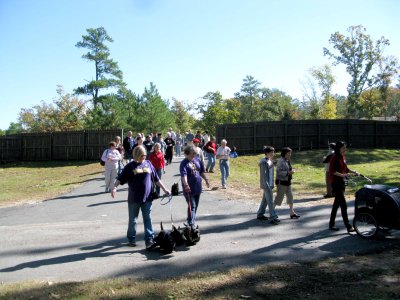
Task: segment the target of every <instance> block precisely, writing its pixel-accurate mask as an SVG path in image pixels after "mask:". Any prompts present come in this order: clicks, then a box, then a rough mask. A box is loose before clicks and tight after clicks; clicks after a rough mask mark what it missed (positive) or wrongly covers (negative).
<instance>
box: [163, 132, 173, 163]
mask: <svg viewBox="0 0 400 300" xmlns="http://www.w3.org/2000/svg"><path fill="white" fill-rule="evenodd" d="M164 143H165V147H166V148H165V160H166V161H167V165H168V164H171V163H172V157H173V155H174V146H175V141H174V140H173V139H172V137H171V133H170V132H167V133H166V134H165V139H164Z"/></svg>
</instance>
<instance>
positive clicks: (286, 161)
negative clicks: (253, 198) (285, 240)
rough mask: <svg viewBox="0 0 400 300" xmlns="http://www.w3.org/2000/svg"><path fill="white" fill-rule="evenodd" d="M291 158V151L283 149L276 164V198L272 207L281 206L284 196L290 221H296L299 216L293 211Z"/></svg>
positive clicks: (287, 148)
mask: <svg viewBox="0 0 400 300" xmlns="http://www.w3.org/2000/svg"><path fill="white" fill-rule="evenodd" d="M291 157H292V149H291V148H289V147H283V148H282V150H281V157H280V158H279V160H278V163H277V164H276V179H275V183H276V196H275V201H274V206H281V204H282V201H283V198H284V197H285V196H286V203H287V204H288V205H289V216H290V219H298V218H300V215H298V214H296V213H295V211H294V209H293V192H292V178H293V174H294V173H295V170H294V169H293V168H292V164H291V162H290V158H291Z"/></svg>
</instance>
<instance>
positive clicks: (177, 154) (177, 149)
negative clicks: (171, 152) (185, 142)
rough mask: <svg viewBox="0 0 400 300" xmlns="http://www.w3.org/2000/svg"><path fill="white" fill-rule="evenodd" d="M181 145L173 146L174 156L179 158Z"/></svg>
mask: <svg viewBox="0 0 400 300" xmlns="http://www.w3.org/2000/svg"><path fill="white" fill-rule="evenodd" d="M181 148H182V146H181V145H175V149H176V156H181Z"/></svg>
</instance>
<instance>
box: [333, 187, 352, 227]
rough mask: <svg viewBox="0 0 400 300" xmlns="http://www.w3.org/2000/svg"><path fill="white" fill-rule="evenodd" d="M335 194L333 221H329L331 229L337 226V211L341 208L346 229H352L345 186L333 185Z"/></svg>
mask: <svg viewBox="0 0 400 300" xmlns="http://www.w3.org/2000/svg"><path fill="white" fill-rule="evenodd" d="M332 189H333V193H334V194H335V201H333V206H332V212H331V219H330V220H329V227H333V226H335V219H336V214H337V210H338V208H339V206H340V210H341V212H342V218H343V223H344V225H345V226H346V228H347V229H348V228H351V225H350V222H349V217H348V215H347V203H346V199H345V198H344V190H345V186H344V183H343V184H333V185H332Z"/></svg>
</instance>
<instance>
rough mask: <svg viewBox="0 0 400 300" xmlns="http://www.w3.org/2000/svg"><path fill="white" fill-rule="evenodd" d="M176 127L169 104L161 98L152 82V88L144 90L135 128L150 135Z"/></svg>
mask: <svg viewBox="0 0 400 300" xmlns="http://www.w3.org/2000/svg"><path fill="white" fill-rule="evenodd" d="M174 126H175V123H174V116H173V114H172V113H171V111H170V109H169V103H168V102H167V101H164V100H163V99H162V98H161V96H160V94H159V93H158V90H157V88H156V86H155V85H154V84H153V83H152V82H150V87H149V88H147V87H146V88H145V89H144V93H143V95H142V97H141V98H140V100H139V108H138V112H137V115H136V116H135V124H134V126H133V127H134V128H136V129H137V130H138V131H140V132H142V131H144V132H147V133H150V132H152V131H154V130H157V131H166V130H167V129H168V128H169V127H174Z"/></svg>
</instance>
